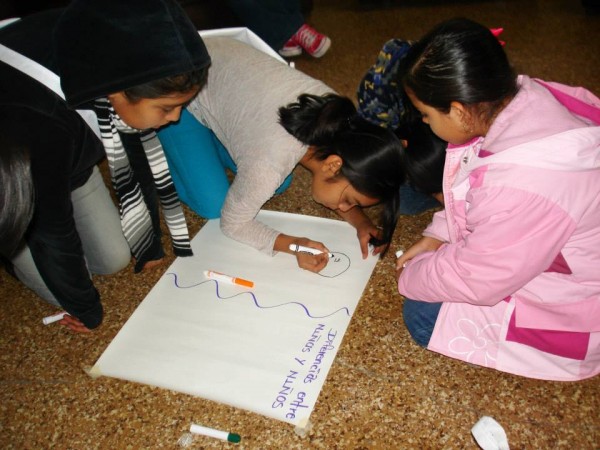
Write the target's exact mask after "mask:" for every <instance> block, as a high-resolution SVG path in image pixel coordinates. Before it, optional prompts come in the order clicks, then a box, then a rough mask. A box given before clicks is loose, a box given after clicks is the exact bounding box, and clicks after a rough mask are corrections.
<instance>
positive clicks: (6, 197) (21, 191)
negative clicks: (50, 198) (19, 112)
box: [0, 124, 34, 258]
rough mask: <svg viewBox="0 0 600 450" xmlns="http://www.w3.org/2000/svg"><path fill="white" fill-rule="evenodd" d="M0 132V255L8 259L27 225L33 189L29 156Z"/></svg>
mask: <svg viewBox="0 0 600 450" xmlns="http://www.w3.org/2000/svg"><path fill="white" fill-rule="evenodd" d="M3 125H4V124H3ZM4 130H5V129H3V130H0V255H2V256H5V257H7V258H10V257H11V255H12V254H13V253H14V251H15V250H16V249H17V247H18V246H19V243H20V242H21V239H22V238H23V235H24V234H25V231H26V230H27V227H28V226H29V222H30V221H31V217H32V215H33V205H34V189H33V178H32V176H31V164H30V159H29V152H28V151H27V149H26V148H25V147H24V146H23V145H20V144H18V143H16V142H15V141H13V140H12V139H10V138H9V137H8V136H7V135H6V134H5V132H4Z"/></svg>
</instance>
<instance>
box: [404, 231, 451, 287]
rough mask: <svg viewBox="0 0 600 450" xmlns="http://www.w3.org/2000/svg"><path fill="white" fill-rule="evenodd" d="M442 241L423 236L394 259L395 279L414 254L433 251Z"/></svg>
mask: <svg viewBox="0 0 600 450" xmlns="http://www.w3.org/2000/svg"><path fill="white" fill-rule="evenodd" d="M443 243H444V242H442V241H440V240H437V239H435V238H432V237H428V236H424V237H423V238H421V239H420V240H419V241H417V242H416V243H415V244H414V245H413V246H412V247H410V248H409V249H408V250H407V251H405V252H404V254H403V255H402V256H400V258H398V259H397V260H396V279H399V278H400V275H402V271H403V270H404V267H406V264H407V263H408V262H409V261H410V260H411V259H413V258H414V257H415V256H417V255H420V254H421V253H425V252H435V251H436V250H437V249H438V248H440V246H441V245H442V244H443Z"/></svg>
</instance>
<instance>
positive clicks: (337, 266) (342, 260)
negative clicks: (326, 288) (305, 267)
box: [317, 251, 350, 278]
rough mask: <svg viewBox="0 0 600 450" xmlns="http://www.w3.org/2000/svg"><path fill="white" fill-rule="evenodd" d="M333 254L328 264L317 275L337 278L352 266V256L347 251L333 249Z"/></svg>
mask: <svg viewBox="0 0 600 450" xmlns="http://www.w3.org/2000/svg"><path fill="white" fill-rule="evenodd" d="M331 253H333V256H332V257H331V258H329V262H327V266H325V268H324V269H323V270H321V271H320V272H319V273H318V274H317V275H320V276H322V277H325V278H335V277H338V276H340V275H341V274H343V273H344V272H345V271H346V270H348V269H349V268H350V258H349V257H348V255H346V254H345V253H340V252H335V251H332V252H331Z"/></svg>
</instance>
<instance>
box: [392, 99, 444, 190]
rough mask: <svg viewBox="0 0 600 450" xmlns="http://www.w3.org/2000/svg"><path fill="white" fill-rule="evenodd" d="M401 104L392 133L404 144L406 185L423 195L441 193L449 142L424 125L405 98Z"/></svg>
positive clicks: (402, 158)
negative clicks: (402, 112) (402, 108)
mask: <svg viewBox="0 0 600 450" xmlns="http://www.w3.org/2000/svg"><path fill="white" fill-rule="evenodd" d="M403 104H404V114H403V115H402V118H401V120H400V123H399V126H398V128H397V129H396V130H394V132H395V133H396V136H398V137H399V138H400V139H404V140H406V142H407V144H406V145H405V147H404V149H403V151H402V154H401V160H402V167H403V168H404V171H405V173H406V176H407V178H408V182H409V183H410V185H411V186H412V187H413V188H414V189H415V190H416V191H419V192H422V193H423V194H437V193H440V192H442V179H443V176H444V163H445V160H446V147H447V146H448V143H447V142H446V141H444V140H443V139H440V138H439V137H438V136H437V135H436V134H435V133H434V132H433V131H431V128H430V127H429V125H427V124H426V123H424V122H423V120H422V119H421V115H420V113H419V112H418V111H417V109H416V108H415V107H414V106H413V105H412V104H411V102H410V100H409V99H408V97H406V95H405V99H404V100H403Z"/></svg>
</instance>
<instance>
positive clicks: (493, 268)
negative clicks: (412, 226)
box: [398, 187, 576, 305]
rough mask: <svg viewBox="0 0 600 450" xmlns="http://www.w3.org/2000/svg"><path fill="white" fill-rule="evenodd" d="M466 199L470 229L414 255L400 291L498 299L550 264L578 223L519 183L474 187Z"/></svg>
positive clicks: (431, 297) (486, 301) (421, 296)
mask: <svg viewBox="0 0 600 450" xmlns="http://www.w3.org/2000/svg"><path fill="white" fill-rule="evenodd" d="M467 202H468V203H469V204H470V205H471V207H470V209H469V211H468V213H467V217H466V226H467V230H468V231H467V233H468V234H466V235H465V236H463V239H462V240H459V241H458V242H456V243H450V244H446V245H444V246H442V247H440V249H439V250H438V251H437V252H434V253H425V254H422V255H419V256H418V257H416V258H414V259H413V260H412V261H410V262H409V263H408V265H407V267H406V268H405V269H404V271H403V273H402V275H401V276H400V279H399V281H398V289H399V291H400V293H401V294H402V295H404V296H406V297H408V298H412V299H417V300H421V301H427V302H463V303H471V304H478V305H494V304H496V303H498V302H500V301H501V300H502V299H504V298H505V297H507V296H509V295H511V294H513V293H515V292H516V291H517V290H519V289H521V288H523V287H524V286H525V285H526V284H527V283H528V282H530V281H531V280H532V279H534V278H535V277H537V276H538V275H539V274H541V273H542V272H544V271H545V270H546V269H547V268H548V267H550V265H551V264H552V261H554V259H555V258H556V256H557V255H558V253H559V252H560V251H561V249H562V248H563V246H564V245H565V243H566V242H567V240H568V238H569V236H570V235H571V233H572V232H573V230H574V229H575V227H576V223H575V222H574V221H573V220H572V218H571V217H570V216H569V215H568V214H567V213H566V212H565V211H564V210H562V209H561V208H560V207H559V206H557V205H556V204H555V203H553V202H551V201H550V200H548V199H546V198H544V197H541V196H539V195H536V194H533V193H530V192H526V191H523V190H518V189H515V188H507V187H493V188H479V189H475V190H472V191H471V192H470V193H469V194H468V196H467Z"/></svg>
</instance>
